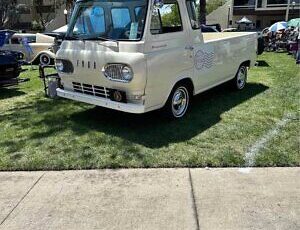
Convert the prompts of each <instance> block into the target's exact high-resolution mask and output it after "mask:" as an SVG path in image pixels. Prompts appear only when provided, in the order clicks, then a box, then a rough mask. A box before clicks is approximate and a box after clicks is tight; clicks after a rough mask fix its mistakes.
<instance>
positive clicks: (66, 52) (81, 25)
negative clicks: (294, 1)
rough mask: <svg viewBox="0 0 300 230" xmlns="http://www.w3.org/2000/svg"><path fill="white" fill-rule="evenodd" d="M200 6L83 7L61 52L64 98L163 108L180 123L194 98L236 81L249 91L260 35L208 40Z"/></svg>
mask: <svg viewBox="0 0 300 230" xmlns="http://www.w3.org/2000/svg"><path fill="white" fill-rule="evenodd" d="M198 5H199V1H198V0H196V1H193V0H177V1H176V0H171V1H164V2H162V1H158V0H155V1H153V0H149V1H147V0H136V1H134V0H133V1H132V0H110V1H109V0H101V1H100V0H79V1H77V2H76V6H75V9H74V12H73V15H72V19H71V22H70V24H69V25H70V26H69V29H68V32H67V36H66V40H65V41H64V42H63V43H62V46H61V49H60V50H59V51H58V53H57V59H56V68H57V70H58V73H59V76H60V78H61V86H60V88H58V89H57V94H58V96H60V97H64V98H68V99H72V100H76V101H81V102H85V103H89V104H93V105H97V106H102V107H107V108H111V109H115V110H120V111H124V112H129V113H145V112H148V111H152V110H156V109H160V108H163V107H164V110H165V112H166V113H167V114H168V115H169V116H171V117H174V118H180V117H183V116H184V115H185V114H186V111H187V109H188V108H189V106H190V102H191V100H190V99H191V97H192V96H193V95H196V94H199V93H201V92H203V91H205V90H208V89H210V88H212V87H214V86H217V85H219V84H222V83H223V82H226V81H231V83H232V85H233V86H234V87H236V88H237V89H238V90H241V89H243V88H244V87H245V84H246V80H247V69H248V68H249V67H251V66H253V65H254V64H255V60H256V47H257V36H256V33H234V32H233V33H205V34H202V33H201V30H200V25H199V24H198V23H197V22H198V17H197V15H198V13H197V12H196V9H197V8H198Z"/></svg>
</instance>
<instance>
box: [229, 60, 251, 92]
mask: <svg viewBox="0 0 300 230" xmlns="http://www.w3.org/2000/svg"><path fill="white" fill-rule="evenodd" d="M247 73H248V71H247V66H245V65H241V66H240V68H239V70H238V72H237V74H236V75H235V78H234V79H233V80H232V86H233V87H234V88H235V89H237V90H242V89H243V88H245V86H246V83H247Z"/></svg>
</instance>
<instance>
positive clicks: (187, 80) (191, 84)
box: [164, 77, 195, 105]
mask: <svg viewBox="0 0 300 230" xmlns="http://www.w3.org/2000/svg"><path fill="white" fill-rule="evenodd" d="M180 84H185V85H187V86H188V90H189V92H190V93H191V96H193V95H195V86H194V82H193V80H192V79H191V78H190V77H182V78H179V79H177V80H176V81H175V82H174V83H173V84H172V86H171V87H170V89H169V91H168V94H167V97H166V98H165V100H164V105H165V104H166V103H167V101H168V98H169V96H170V94H171V92H172V90H173V89H174V88H175V86H177V85H180Z"/></svg>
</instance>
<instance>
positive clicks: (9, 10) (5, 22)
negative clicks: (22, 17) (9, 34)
mask: <svg viewBox="0 0 300 230" xmlns="http://www.w3.org/2000/svg"><path fill="white" fill-rule="evenodd" d="M16 4H17V0H9V1H8V0H0V28H5V27H8V26H9V25H12V24H13V23H14V22H15V20H16V17H15V15H16Z"/></svg>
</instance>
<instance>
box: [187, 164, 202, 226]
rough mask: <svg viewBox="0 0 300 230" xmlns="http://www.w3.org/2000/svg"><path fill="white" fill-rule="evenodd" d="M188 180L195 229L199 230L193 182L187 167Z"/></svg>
mask: <svg viewBox="0 0 300 230" xmlns="http://www.w3.org/2000/svg"><path fill="white" fill-rule="evenodd" d="M189 181H190V185H191V196H192V200H193V211H194V217H195V220H196V225H197V227H196V230H200V224H199V218H198V211H197V204H196V198H195V192H194V184H193V179H192V174H191V169H190V168H189Z"/></svg>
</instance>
